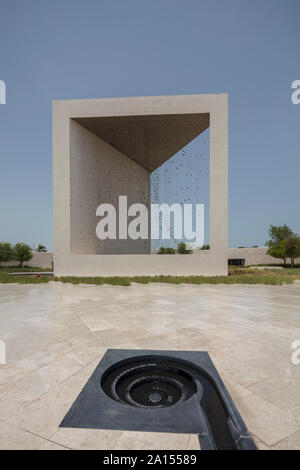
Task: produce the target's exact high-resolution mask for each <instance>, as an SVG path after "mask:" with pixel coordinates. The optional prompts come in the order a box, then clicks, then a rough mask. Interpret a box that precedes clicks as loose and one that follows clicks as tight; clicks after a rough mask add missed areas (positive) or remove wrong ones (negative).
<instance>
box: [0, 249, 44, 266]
mask: <svg viewBox="0 0 300 470" xmlns="http://www.w3.org/2000/svg"><path fill="white" fill-rule="evenodd" d="M52 263H53V253H51V252H47V253H33V257H32V258H31V260H30V261H26V262H25V263H24V265H25V266H37V267H39V268H43V269H45V268H50V269H52ZM17 264H18V262H17V261H10V262H9V263H3V264H1V266H17Z"/></svg>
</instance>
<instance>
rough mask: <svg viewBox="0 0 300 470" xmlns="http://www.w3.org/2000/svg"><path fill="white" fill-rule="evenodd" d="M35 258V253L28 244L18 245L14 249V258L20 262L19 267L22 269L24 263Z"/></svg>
mask: <svg viewBox="0 0 300 470" xmlns="http://www.w3.org/2000/svg"><path fill="white" fill-rule="evenodd" d="M32 257H33V253H32V251H31V248H30V246H29V245H26V243H16V244H15V246H14V247H13V256H12V258H13V259H14V260H15V261H18V262H19V266H20V267H22V266H23V263H24V261H29V260H31V258H32Z"/></svg>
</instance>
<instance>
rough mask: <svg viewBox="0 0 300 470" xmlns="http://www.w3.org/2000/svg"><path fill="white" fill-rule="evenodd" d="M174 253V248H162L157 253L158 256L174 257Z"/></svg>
mask: <svg viewBox="0 0 300 470" xmlns="http://www.w3.org/2000/svg"><path fill="white" fill-rule="evenodd" d="M175 253H176V250H175V249H174V248H164V247H163V246H161V247H160V249H159V251H158V254H159V255H174V254H175Z"/></svg>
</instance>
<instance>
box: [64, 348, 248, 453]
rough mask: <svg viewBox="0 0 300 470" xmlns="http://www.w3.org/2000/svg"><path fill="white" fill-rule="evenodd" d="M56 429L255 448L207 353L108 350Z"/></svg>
mask: <svg viewBox="0 0 300 470" xmlns="http://www.w3.org/2000/svg"><path fill="white" fill-rule="evenodd" d="M60 426H61V427H73V428H74V427H75V428H92V429H116V430H127V431H151V432H168V433H188V434H197V435H198V436H199V439H200V444H201V448H202V449H256V447H255V444H254V442H253V440H252V438H251V436H250V434H249V432H248V430H247V428H246V425H245V423H244V421H243V420H242V418H241V416H240V414H239V412H238V410H237V408H236V407H235V405H234V403H233V401H232V399H231V397H230V395H229V393H228V391H227V390H226V387H225V385H224V383H223V381H222V380H221V378H220V376H219V374H218V372H217V370H216V368H215V367H214V365H213V363H212V361H211V359H210V357H209V355H208V353H207V352H199V351H149V350H142V351H141V350H127V349H109V350H108V351H107V352H106V354H105V355H104V357H103V359H102V360H101V362H100V363H99V364H98V366H97V367H96V369H95V371H94V372H93V374H92V376H91V377H90V379H89V380H88V382H87V383H86V385H85V386H84V388H83V390H82V391H81V393H80V394H79V396H78V398H77V399H76V400H75V402H74V404H73V405H72V407H71V409H70V410H69V412H68V413H67V415H66V416H65V418H64V419H63V421H62V423H61V424H60Z"/></svg>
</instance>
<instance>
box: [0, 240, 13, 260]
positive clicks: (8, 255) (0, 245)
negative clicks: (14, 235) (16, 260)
mask: <svg viewBox="0 0 300 470" xmlns="http://www.w3.org/2000/svg"><path fill="white" fill-rule="evenodd" d="M12 252H13V249H12V246H11V244H10V243H8V242H0V263H7V262H8V261H10V260H11V259H12Z"/></svg>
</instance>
